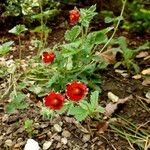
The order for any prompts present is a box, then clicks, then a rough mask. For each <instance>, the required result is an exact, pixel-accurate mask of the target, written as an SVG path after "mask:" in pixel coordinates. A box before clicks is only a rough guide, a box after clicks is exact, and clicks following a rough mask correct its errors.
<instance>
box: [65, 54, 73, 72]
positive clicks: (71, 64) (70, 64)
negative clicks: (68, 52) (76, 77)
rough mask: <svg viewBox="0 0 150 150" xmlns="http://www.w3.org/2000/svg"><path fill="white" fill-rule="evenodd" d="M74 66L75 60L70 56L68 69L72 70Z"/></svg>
mask: <svg viewBox="0 0 150 150" xmlns="http://www.w3.org/2000/svg"><path fill="white" fill-rule="evenodd" d="M72 68H73V61H72V57H71V56H70V57H68V60H67V65H66V69H67V70H72Z"/></svg>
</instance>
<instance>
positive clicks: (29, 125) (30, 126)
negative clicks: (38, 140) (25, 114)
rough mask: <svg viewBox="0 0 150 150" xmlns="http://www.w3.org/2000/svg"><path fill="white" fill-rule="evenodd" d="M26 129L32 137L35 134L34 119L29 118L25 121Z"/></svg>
mask: <svg viewBox="0 0 150 150" xmlns="http://www.w3.org/2000/svg"><path fill="white" fill-rule="evenodd" d="M23 127H24V129H25V131H26V132H27V133H28V135H29V137H32V136H33V135H34V134H35V131H34V128H33V120H31V119H27V120H25V122H24V126H23Z"/></svg>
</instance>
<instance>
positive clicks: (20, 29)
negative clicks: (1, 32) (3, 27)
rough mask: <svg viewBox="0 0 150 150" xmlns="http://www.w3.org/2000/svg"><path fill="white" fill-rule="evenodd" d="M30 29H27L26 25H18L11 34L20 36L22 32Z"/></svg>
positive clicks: (10, 31)
mask: <svg viewBox="0 0 150 150" xmlns="http://www.w3.org/2000/svg"><path fill="white" fill-rule="evenodd" d="M27 30H28V29H27V28H26V27H25V25H21V24H19V25H16V26H15V27H13V28H12V29H11V30H9V31H8V32H9V33H13V34H16V35H20V34H21V33H22V32H24V31H27Z"/></svg>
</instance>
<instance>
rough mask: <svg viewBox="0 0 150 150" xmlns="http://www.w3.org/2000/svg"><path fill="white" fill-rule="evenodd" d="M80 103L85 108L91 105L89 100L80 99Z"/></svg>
mask: <svg viewBox="0 0 150 150" xmlns="http://www.w3.org/2000/svg"><path fill="white" fill-rule="evenodd" d="M79 105H80V106H81V107H82V108H83V109H85V110H88V109H89V107H90V104H89V103H88V102H87V101H85V100H82V101H80V102H79Z"/></svg>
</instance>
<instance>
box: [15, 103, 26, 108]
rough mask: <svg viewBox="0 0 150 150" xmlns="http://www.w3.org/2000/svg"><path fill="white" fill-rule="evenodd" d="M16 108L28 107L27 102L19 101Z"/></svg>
mask: <svg viewBox="0 0 150 150" xmlns="http://www.w3.org/2000/svg"><path fill="white" fill-rule="evenodd" d="M17 108H18V109H26V108H28V104H26V103H20V104H19V105H18V107H17Z"/></svg>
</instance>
